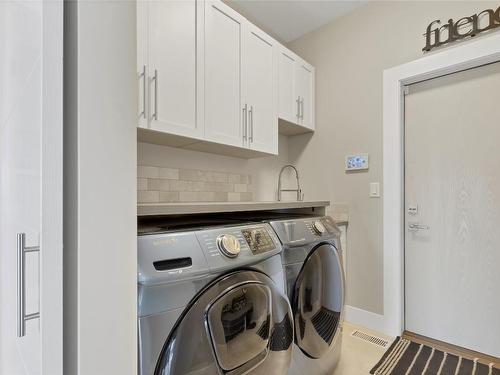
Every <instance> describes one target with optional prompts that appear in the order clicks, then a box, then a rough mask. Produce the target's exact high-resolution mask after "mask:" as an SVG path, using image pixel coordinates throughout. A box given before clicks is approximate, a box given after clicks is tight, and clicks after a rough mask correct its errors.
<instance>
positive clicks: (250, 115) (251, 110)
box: [248, 106, 253, 142]
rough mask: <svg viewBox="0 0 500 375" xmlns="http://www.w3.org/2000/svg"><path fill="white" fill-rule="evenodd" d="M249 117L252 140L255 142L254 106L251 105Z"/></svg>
mask: <svg viewBox="0 0 500 375" xmlns="http://www.w3.org/2000/svg"><path fill="white" fill-rule="evenodd" d="M248 117H249V119H250V142H253V106H250V111H248Z"/></svg>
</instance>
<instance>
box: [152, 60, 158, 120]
mask: <svg viewBox="0 0 500 375" xmlns="http://www.w3.org/2000/svg"><path fill="white" fill-rule="evenodd" d="M152 80H153V81H155V101H154V108H155V111H154V113H153V118H154V119H155V120H156V121H158V70H157V69H155V75H154V77H153V79H152Z"/></svg>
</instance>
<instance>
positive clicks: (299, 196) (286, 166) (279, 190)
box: [278, 164, 304, 202]
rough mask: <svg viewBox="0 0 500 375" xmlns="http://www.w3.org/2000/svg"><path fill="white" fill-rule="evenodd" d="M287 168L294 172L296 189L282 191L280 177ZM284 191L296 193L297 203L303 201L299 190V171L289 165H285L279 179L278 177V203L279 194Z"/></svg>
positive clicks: (302, 195) (279, 199)
mask: <svg viewBox="0 0 500 375" xmlns="http://www.w3.org/2000/svg"><path fill="white" fill-rule="evenodd" d="M287 168H292V169H293V170H294V171H295V177H296V178H297V189H282V188H281V175H282V174H283V171H284V170H285V169H287ZM284 191H296V192H297V201H299V202H300V201H302V200H303V199H304V194H302V190H301V189H300V179H299V171H298V170H297V168H295V167H294V166H293V165H291V164H287V165H285V166H284V167H283V168H281V171H280V174H279V177H278V201H281V193H282V192H284Z"/></svg>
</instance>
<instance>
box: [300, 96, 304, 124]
mask: <svg viewBox="0 0 500 375" xmlns="http://www.w3.org/2000/svg"><path fill="white" fill-rule="evenodd" d="M300 119H301V120H303V119H304V98H300Z"/></svg>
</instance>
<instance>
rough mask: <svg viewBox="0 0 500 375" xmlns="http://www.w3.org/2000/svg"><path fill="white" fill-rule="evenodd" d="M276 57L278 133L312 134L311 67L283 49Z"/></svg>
mask: <svg viewBox="0 0 500 375" xmlns="http://www.w3.org/2000/svg"><path fill="white" fill-rule="evenodd" d="M278 55H279V56H278V72H279V85H278V88H279V92H278V102H279V105H278V110H279V113H278V116H279V118H280V119H282V120H284V121H281V122H280V132H281V133H284V134H300V133H305V132H311V131H314V108H315V107H314V77H315V72H314V67H312V66H311V65H310V64H308V63H306V62H305V61H304V60H302V59H301V58H300V57H298V56H297V55H295V54H294V53H293V52H292V51H290V50H288V49H287V48H285V47H281V48H280V51H279V53H278Z"/></svg>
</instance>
